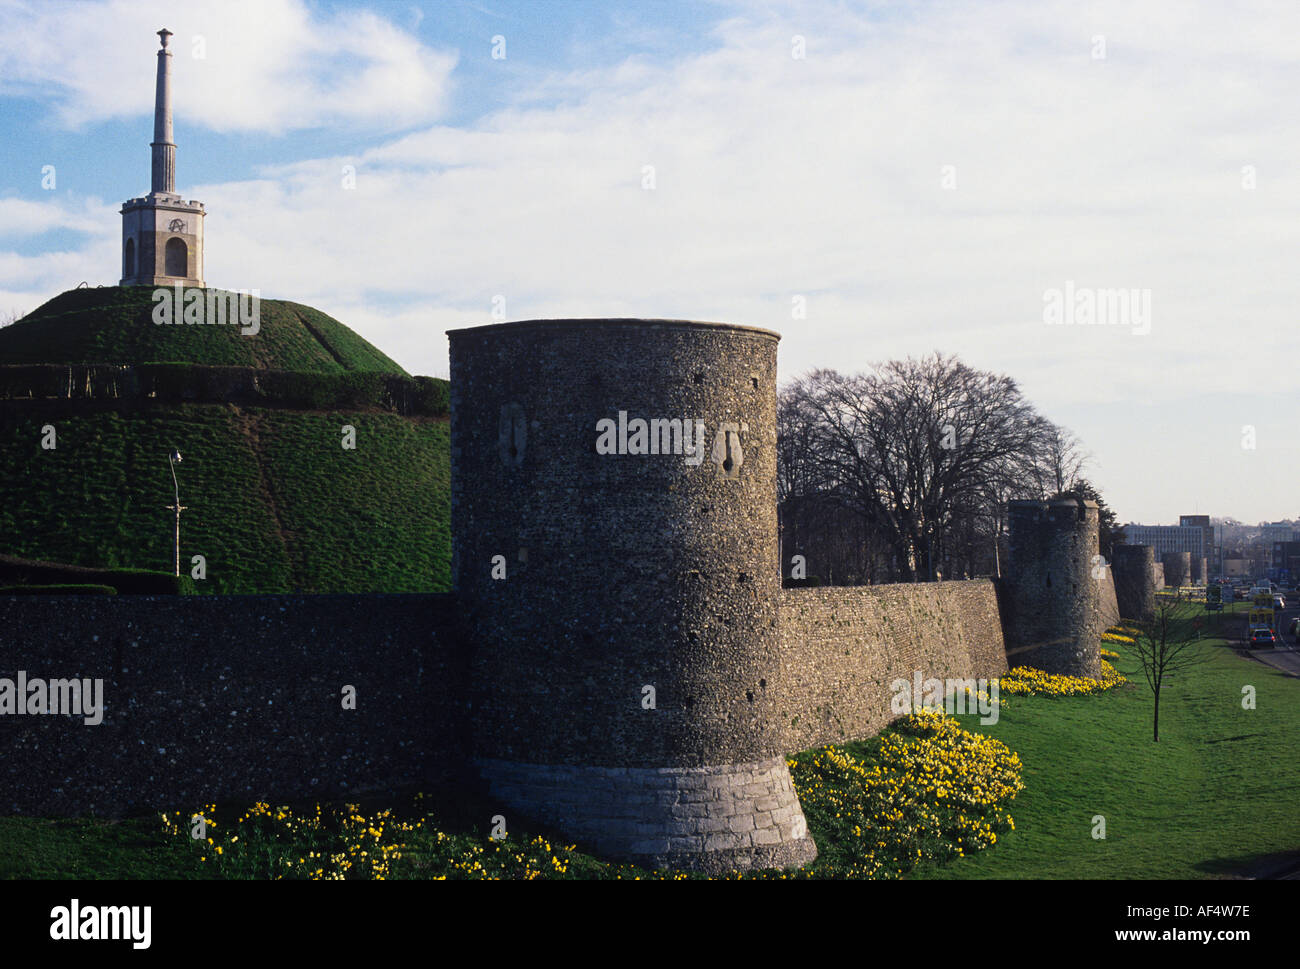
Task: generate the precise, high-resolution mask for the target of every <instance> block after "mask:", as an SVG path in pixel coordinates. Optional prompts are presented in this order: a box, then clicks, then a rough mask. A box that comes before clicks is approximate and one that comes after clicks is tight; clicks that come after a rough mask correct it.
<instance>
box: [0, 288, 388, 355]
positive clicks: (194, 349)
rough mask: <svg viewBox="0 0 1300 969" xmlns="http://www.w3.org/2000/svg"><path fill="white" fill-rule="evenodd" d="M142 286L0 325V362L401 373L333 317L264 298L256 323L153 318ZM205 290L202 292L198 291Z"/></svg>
mask: <svg viewBox="0 0 1300 969" xmlns="http://www.w3.org/2000/svg"><path fill="white" fill-rule="evenodd" d="M153 292H154V290H153V288H152V287H149V286H105V287H102V288H95V289H72V290H68V291H67V292H66V293H61V294H60V295H58V296H56V297H54V299H52V300H50V301H49V302H47V303H45V304H43V305H41V306H40V307H38V308H37V309H35V310H33V311H32V312H31V313H29V314H28V315H27V316H25V317H23V318H22V319H21V320H19V321H18V322H16V323H13V324H11V325H10V326H7V327H5V328H3V329H0V364H17V363H26V364H31V363H111V364H140V363H160V362H169V363H196V364H208V365H211V366H234V367H261V368H267V369H276V370H296V371H300V372H308V373H343V372H346V371H372V372H381V373H405V372H406V371H404V370H403V369H402V368H401V367H399V366H398V365H397V364H396V363H395V362H394V361H393V360H391V359H390V358H389V357H387V356H385V355H384V354H383V353H381V352H380V351H379V350H378V349H377V348H375V347H374V346H372V345H371V344H370V343H368V342H367V341H366V340H364V339H362V338H361V337H360V336H358V335H357V334H356V333H354V332H353V331H352V330H350V329H348V328H347V327H346V326H344V325H343V324H342V323H340V322H339V321H338V320H336V319H334V318H333V317H330V316H327V315H325V314H324V313H322V312H320V311H319V310H315V309H312V308H311V307H310V306H303V305H302V304H300V303H290V302H286V301H284V300H273V299H264V300H262V301H261V303H260V312H259V321H260V324H259V329H258V331H257V333H255V334H247V335H246V334H245V333H244V332H243V331H242V330H241V328H240V327H239V326H232V325H230V324H226V325H224V326H222V325H194V324H184V323H177V324H171V325H164V324H159V323H155V322H154V321H153V312H154V307H155V305H157V304H155V302H154V300H153ZM206 292H209V291H205V293H206Z"/></svg>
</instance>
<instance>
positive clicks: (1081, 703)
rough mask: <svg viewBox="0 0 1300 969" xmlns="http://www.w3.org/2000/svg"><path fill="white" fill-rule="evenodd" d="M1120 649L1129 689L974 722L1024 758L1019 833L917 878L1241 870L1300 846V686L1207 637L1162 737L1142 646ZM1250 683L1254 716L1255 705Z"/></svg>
mask: <svg viewBox="0 0 1300 969" xmlns="http://www.w3.org/2000/svg"><path fill="white" fill-rule="evenodd" d="M1210 621H1211V623H1212V624H1213V623H1214V622H1215V619H1214V618H1211V620H1210ZM1219 621H1222V620H1219ZM1210 634H1211V635H1214V632H1213V627H1212V629H1211V632H1210ZM1107 647H1108V648H1110V649H1114V650H1115V651H1116V652H1118V653H1119V654H1120V656H1121V659H1120V661H1119V662H1117V663H1116V664H1115V666H1116V668H1117V669H1118V670H1119V671H1120V672H1121V673H1122V674H1124V675H1125V676H1126V677H1128V678H1129V680H1130V681H1131V682H1130V683H1129V684H1126V685H1122V686H1120V687H1117V688H1116V689H1114V690H1111V691H1109V692H1107V693H1103V694H1100V695H1098V696H1088V697H1069V698H1059V699H1054V698H1046V697H1010V698H1009V700H1008V703H1007V705H1006V707H1005V708H1004V709H1003V710H1002V712H1001V717H1000V718H999V720H998V723H997V724H994V725H990V726H980V724H979V718H978V717H970V716H963V717H961V718H960V719H961V720H962V726H964V727H965V728H966V729H967V730H973V731H979V732H982V733H987V734H989V735H991V736H993V737H996V738H997V739H998V740H1000V741H1002V742H1003V743H1005V744H1007V745H1008V746H1009V747H1011V749H1012V750H1015V751H1016V752H1017V753H1018V754H1020V757H1021V759H1022V760H1023V761H1024V765H1025V767H1024V780H1025V790H1024V791H1023V792H1021V793H1020V794H1019V795H1018V796H1017V797H1016V800H1015V802H1014V803H1013V804H1012V806H1011V814H1012V816H1013V817H1014V818H1015V823H1016V827H1015V830H1014V831H1012V832H1010V833H1009V834H1008V835H1006V836H1005V837H1004V838H999V839H998V844H997V846H996V847H995V848H994V849H993V850H992V851H987V852H981V853H980V854H979V855H976V856H975V857H972V858H967V859H965V860H963V861H962V862H960V863H958V864H953V865H947V866H928V867H924V868H920V869H918V870H917V871H915V872H913V873H912V874H911V875H910V876H909V877H910V878H1017V879H1020V878H1028V879H1035V878H1101V879H1146V878H1216V877H1231V876H1233V875H1238V874H1239V873H1240V872H1241V871H1242V870H1243V869H1246V868H1247V867H1249V866H1251V865H1252V864H1256V863H1259V862H1261V861H1262V860H1264V859H1266V858H1269V857H1272V856H1277V855H1281V854H1283V853H1285V852H1288V851H1290V852H1294V851H1296V850H1297V849H1300V822H1298V821H1297V819H1296V818H1297V815H1296V812H1297V804H1296V792H1297V791H1300V760H1297V758H1296V756H1295V751H1296V748H1297V746H1298V745H1300V680H1297V679H1296V678H1295V677H1289V676H1286V675H1285V674H1283V673H1280V672H1278V671H1277V670H1274V669H1272V668H1270V667H1268V666H1264V665H1263V664H1260V663H1256V662H1254V661H1253V660H1250V659H1245V658H1242V657H1239V656H1237V655H1236V654H1235V653H1234V652H1233V650H1232V649H1230V648H1228V647H1227V645H1226V644H1225V643H1224V642H1223V640H1221V639H1218V640H1216V639H1207V640H1206V641H1205V642H1204V644H1203V645H1200V646H1198V647H1196V649H1197V650H1198V652H1199V654H1200V656H1201V657H1202V658H1203V660H1204V662H1203V663H1202V664H1201V665H1199V666H1196V667H1194V668H1193V669H1190V670H1188V671H1186V672H1184V673H1182V674H1181V675H1179V676H1177V677H1175V678H1174V679H1173V680H1172V681H1170V682H1169V683H1168V684H1167V685H1166V688H1165V690H1163V691H1162V699H1161V703H1160V742H1159V743H1153V742H1152V740H1151V705H1152V698H1151V691H1150V689H1149V688H1148V687H1147V685H1146V682H1145V680H1143V678H1142V673H1141V666H1140V664H1139V663H1138V662H1137V660H1136V659H1135V653H1134V652H1133V649H1132V647H1125V646H1116V645H1114V644H1109V643H1108V644H1107ZM1246 686H1252V687H1254V688H1255V690H1256V708H1255V709H1254V710H1246V709H1243V708H1242V696H1243V694H1242V688H1243V687H1246ZM1095 815H1101V816H1103V817H1104V818H1105V819H1106V832H1105V833H1106V837H1105V839H1100V838H1094V837H1093V827H1094V822H1093V818H1094V816H1095Z"/></svg>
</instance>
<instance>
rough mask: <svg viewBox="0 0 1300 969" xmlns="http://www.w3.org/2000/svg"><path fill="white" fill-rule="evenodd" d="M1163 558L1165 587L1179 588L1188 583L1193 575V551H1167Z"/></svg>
mask: <svg viewBox="0 0 1300 969" xmlns="http://www.w3.org/2000/svg"><path fill="white" fill-rule="evenodd" d="M1161 559H1162V560H1163V561H1164V564H1165V588H1166V589H1177V588H1178V587H1179V586H1183V585H1187V583H1188V582H1189V581H1190V580H1191V575H1192V553H1191V552H1165V554H1164V555H1162V556H1161Z"/></svg>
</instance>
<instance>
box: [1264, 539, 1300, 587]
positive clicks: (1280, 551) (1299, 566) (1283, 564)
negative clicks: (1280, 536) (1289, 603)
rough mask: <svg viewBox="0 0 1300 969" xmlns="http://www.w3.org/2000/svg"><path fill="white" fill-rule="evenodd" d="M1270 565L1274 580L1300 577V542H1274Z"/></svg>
mask: <svg viewBox="0 0 1300 969" xmlns="http://www.w3.org/2000/svg"><path fill="white" fill-rule="evenodd" d="M1270 565H1271V567H1272V569H1273V572H1274V578H1289V579H1294V578H1296V577H1297V576H1300V541H1291V542H1274V543H1273V555H1272V559H1271V562H1270Z"/></svg>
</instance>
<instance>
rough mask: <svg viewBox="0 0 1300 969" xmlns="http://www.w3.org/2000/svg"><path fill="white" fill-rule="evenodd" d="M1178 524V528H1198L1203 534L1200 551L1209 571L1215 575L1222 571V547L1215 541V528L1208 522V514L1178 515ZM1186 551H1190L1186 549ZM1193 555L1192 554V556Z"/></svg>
mask: <svg viewBox="0 0 1300 969" xmlns="http://www.w3.org/2000/svg"><path fill="white" fill-rule="evenodd" d="M1178 525H1179V527H1180V528H1199V529H1200V530H1201V532H1202V533H1203V534H1204V536H1205V538H1204V540H1203V541H1204V544H1203V548H1204V551H1203V552H1202V553H1201V554H1202V555H1203V556H1204V557H1205V560H1206V562H1207V563H1208V564H1209V568H1210V571H1211V572H1213V573H1214V574H1215V575H1220V574H1222V572H1223V548H1222V546H1221V545H1220V543H1219V542H1218V541H1216V533H1217V530H1216V529H1215V527H1214V526H1213V525H1211V524H1210V516H1209V515H1179V516H1178ZM1187 551H1189V552H1190V551H1191V549H1188V550H1187ZM1194 557H1195V555H1193V558H1194Z"/></svg>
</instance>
